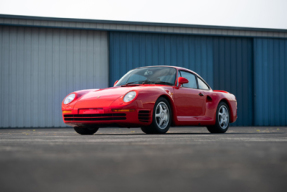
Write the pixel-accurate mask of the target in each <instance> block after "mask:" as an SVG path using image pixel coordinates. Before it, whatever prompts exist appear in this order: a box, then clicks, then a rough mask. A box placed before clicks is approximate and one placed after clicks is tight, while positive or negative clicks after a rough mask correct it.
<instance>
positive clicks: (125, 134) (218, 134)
mask: <svg viewBox="0 0 287 192" xmlns="http://www.w3.org/2000/svg"><path fill="white" fill-rule="evenodd" d="M270 134H284V132H271V133H223V134H222V133H166V134H145V133H110V134H108V133H104V134H102V133H99V134H97V133H96V134H95V135H103V136H105V135H109V136H110V135H124V136H127V135H131V136H134V135H146V136H151V135H157V136H159V135H161V136H164V135H210V136H223V135H270Z"/></svg>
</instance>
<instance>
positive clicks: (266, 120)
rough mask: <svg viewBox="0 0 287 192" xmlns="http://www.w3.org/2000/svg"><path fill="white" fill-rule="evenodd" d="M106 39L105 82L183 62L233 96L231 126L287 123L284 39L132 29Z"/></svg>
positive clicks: (285, 42) (286, 71)
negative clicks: (235, 104)
mask: <svg viewBox="0 0 287 192" xmlns="http://www.w3.org/2000/svg"><path fill="white" fill-rule="evenodd" d="M109 40H110V41H109V44H110V46H109V49H110V52H109V54H110V56H109V58H110V66H109V67H110V68H109V70H110V76H109V81H110V83H109V85H110V86H112V85H113V83H114V82H115V81H116V80H118V79H119V78H120V77H121V76H122V75H124V74H125V73H126V72H127V71H128V70H130V69H133V68H136V67H139V66H148V65H175V66H182V67H186V68H189V69H191V70H194V71H195V72H197V73H198V74H200V75H201V76H202V77H203V78H204V79H205V80H206V81H207V82H208V83H209V84H210V86H211V87H212V88H213V89H214V90H217V89H218V90H226V91H229V92H230V93H233V94H235V96H236V98H237V101H238V119H237V121H236V123H234V124H233V125H237V126H252V125H287V111H286V109H287V102H286V101H285V100H286V96H285V95H286V94H287V93H286V91H287V86H286V85H285V83H287V78H286V76H285V74H287V40H282V39H281V40H274V39H255V40H254V42H253V38H241V37H204V36H192V35H175V34H148V33H131V32H129V33H126V32H110V39H109ZM279 101H280V102H279Z"/></svg>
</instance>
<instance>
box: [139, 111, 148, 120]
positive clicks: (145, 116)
mask: <svg viewBox="0 0 287 192" xmlns="http://www.w3.org/2000/svg"><path fill="white" fill-rule="evenodd" d="M138 118H139V121H141V122H149V121H150V111H149V110H140V111H139V115H138Z"/></svg>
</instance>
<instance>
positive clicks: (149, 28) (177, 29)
mask: <svg viewBox="0 0 287 192" xmlns="http://www.w3.org/2000/svg"><path fill="white" fill-rule="evenodd" d="M0 25H6V26H7V25H8V26H27V27H47V28H66V29H67V28H72V29H85V30H103V31H130V32H149V33H173V34H193V35H212V36H240V37H269V38H286V39H287V30H286V29H267V28H250V27H249V28H248V27H230V26H212V25H191V24H175V23H153V22H134V21H112V20H94V19H72V18H55V17H35V16H21V15H3V14H2V15H1V14H0Z"/></svg>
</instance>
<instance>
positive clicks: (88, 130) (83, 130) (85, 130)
mask: <svg viewBox="0 0 287 192" xmlns="http://www.w3.org/2000/svg"><path fill="white" fill-rule="evenodd" d="M74 130H75V131H76V132H77V133H79V134H80V135H93V134H94V133H96V132H97V131H98V130H99V128H98V127H74Z"/></svg>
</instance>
